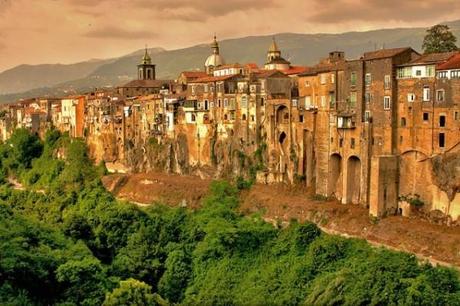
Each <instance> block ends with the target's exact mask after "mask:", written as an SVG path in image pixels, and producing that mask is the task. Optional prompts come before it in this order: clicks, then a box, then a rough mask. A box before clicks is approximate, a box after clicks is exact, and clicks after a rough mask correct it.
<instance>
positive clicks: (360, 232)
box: [103, 173, 460, 267]
mask: <svg viewBox="0 0 460 306" xmlns="http://www.w3.org/2000/svg"><path fill="white" fill-rule="evenodd" d="M103 182H104V185H105V186H106V188H107V189H108V190H110V191H112V192H113V193H114V194H115V195H116V196H117V197H118V198H121V199H125V200H129V201H133V202H136V203H138V204H150V203H154V202H162V203H165V204H168V205H184V204H186V205H187V206H188V207H193V208H195V207H198V206H199V202H200V199H201V198H202V197H203V196H205V194H206V192H207V189H208V186H209V184H210V181H209V180H201V179H199V178H197V177H190V176H180V175H168V174H159V173H148V174H132V175H110V176H107V177H105V178H104V180H103ZM241 210H242V211H243V212H245V213H252V212H261V211H262V212H263V213H264V217H265V218H266V219H267V220H268V221H272V222H286V221H289V220H290V219H292V218H296V219H298V220H300V221H304V220H309V221H312V222H315V223H316V224H318V225H319V226H320V227H321V228H322V229H323V230H325V231H326V232H329V233H333V234H339V235H342V236H347V237H356V238H362V239H366V240H367V241H369V242H370V243H372V244H374V245H384V246H386V247H389V248H393V249H396V250H402V251H407V252H411V253H415V254H417V255H418V256H419V257H420V258H424V259H427V260H429V261H430V262H432V263H441V264H450V265H454V266H457V267H460V228H459V227H447V226H442V225H437V224H431V223H429V222H428V221H425V220H421V219H416V218H404V217H400V216H394V217H387V218H384V219H381V220H375V219H372V218H370V217H369V215H368V210H367V209H366V208H363V207H359V206H356V205H343V204H340V203H338V202H336V201H317V200H314V199H313V198H312V196H311V195H309V193H308V192H307V191H305V190H302V189H293V188H290V187H287V186H284V185H270V186H267V185H256V186H253V187H252V188H251V190H248V191H244V192H243V193H242V195H241Z"/></svg>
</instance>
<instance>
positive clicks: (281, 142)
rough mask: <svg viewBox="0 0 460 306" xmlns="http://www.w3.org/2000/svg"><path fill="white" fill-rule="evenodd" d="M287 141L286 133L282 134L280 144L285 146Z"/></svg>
mask: <svg viewBox="0 0 460 306" xmlns="http://www.w3.org/2000/svg"><path fill="white" fill-rule="evenodd" d="M285 140H286V133H285V132H281V134H280V137H279V142H280V144H283V143H284V141H285Z"/></svg>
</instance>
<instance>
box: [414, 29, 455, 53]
mask: <svg viewBox="0 0 460 306" xmlns="http://www.w3.org/2000/svg"><path fill="white" fill-rule="evenodd" d="M456 42H457V38H456V37H455V35H454V34H453V33H452V32H451V31H450V29H449V27H448V26H447V25H443V24H437V25H435V26H432V27H431V28H429V29H428V30H427V31H426V35H425V37H424V39H423V44H422V49H423V53H425V54H429V53H441V52H451V51H457V50H458V47H457V45H456V44H455V43H456Z"/></svg>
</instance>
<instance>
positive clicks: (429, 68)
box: [426, 65, 435, 78]
mask: <svg viewBox="0 0 460 306" xmlns="http://www.w3.org/2000/svg"><path fill="white" fill-rule="evenodd" d="M426 76H427V77H429V78H432V77H434V76H435V66H433V65H430V66H427V67H426Z"/></svg>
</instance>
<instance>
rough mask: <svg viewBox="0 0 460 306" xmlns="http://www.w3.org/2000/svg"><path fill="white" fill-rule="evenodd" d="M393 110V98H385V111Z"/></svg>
mask: <svg viewBox="0 0 460 306" xmlns="http://www.w3.org/2000/svg"><path fill="white" fill-rule="evenodd" d="M390 108H391V97H390V96H385V97H383V109H385V110H388V109H390Z"/></svg>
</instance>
